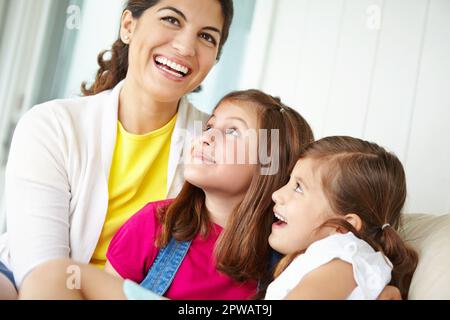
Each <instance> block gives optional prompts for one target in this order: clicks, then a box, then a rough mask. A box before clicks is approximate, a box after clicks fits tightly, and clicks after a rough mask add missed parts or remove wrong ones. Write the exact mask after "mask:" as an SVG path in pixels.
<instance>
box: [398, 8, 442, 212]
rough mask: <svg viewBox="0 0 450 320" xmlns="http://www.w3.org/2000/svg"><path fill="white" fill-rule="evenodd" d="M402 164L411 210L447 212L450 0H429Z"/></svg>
mask: <svg viewBox="0 0 450 320" xmlns="http://www.w3.org/2000/svg"><path fill="white" fill-rule="evenodd" d="M429 10H430V12H429V19H428V24H427V32H426V37H425V43H424V49H423V58H422V63H421V68H420V72H419V78H418V88H417V93H416V94H417V97H416V100H415V104H414V106H412V107H413V108H414V109H413V110H414V114H413V121H412V126H411V134H410V137H409V143H408V149H407V160H406V169H407V174H408V176H409V185H408V187H409V202H408V209H409V211H419V212H434V213H446V212H447V213H449V212H450V201H449V199H450V132H449V130H450V126H449V123H450V1H448V0H432V1H431V3H430V9H429Z"/></svg>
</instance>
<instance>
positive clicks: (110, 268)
mask: <svg viewBox="0 0 450 320" xmlns="http://www.w3.org/2000/svg"><path fill="white" fill-rule="evenodd" d="M103 270H104V271H105V272H106V273H109V274H110V275H112V276H115V277H117V278H119V279H123V278H122V276H121V275H120V274H119V273H118V272H117V271H116V269H114V267H113V266H112V265H111V263H110V262H109V260H107V261H106V264H105V268H104V269H103Z"/></svg>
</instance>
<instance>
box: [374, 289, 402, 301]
mask: <svg viewBox="0 0 450 320" xmlns="http://www.w3.org/2000/svg"><path fill="white" fill-rule="evenodd" d="M377 300H402V295H401V294H400V290H399V289H398V288H397V287H394V286H386V287H385V288H384V289H383V291H382V292H381V293H380V295H379V296H378V298H377Z"/></svg>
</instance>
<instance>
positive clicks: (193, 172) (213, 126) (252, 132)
mask: <svg viewBox="0 0 450 320" xmlns="http://www.w3.org/2000/svg"><path fill="white" fill-rule="evenodd" d="M239 104H242V103H241V102H240V103H239V102H238V103H236V102H223V103H222V104H221V105H220V106H219V107H218V108H217V109H216V111H215V112H214V114H213V115H212V116H211V118H210V120H209V121H208V123H207V125H206V128H205V131H204V133H203V135H202V136H201V137H199V138H198V139H196V140H195V141H194V143H193V144H192V147H191V152H190V157H189V159H188V162H187V164H186V166H185V170H184V177H185V179H186V180H187V181H188V182H190V183H191V184H193V185H195V186H197V187H199V188H201V189H203V190H204V191H205V192H216V193H220V194H223V195H227V196H238V195H239V196H240V195H244V194H245V193H246V191H247V189H248V187H249V185H250V183H251V181H252V178H253V176H254V175H255V173H256V172H257V170H256V168H257V159H256V157H255V155H256V153H257V141H255V139H257V138H256V130H257V129H256V128H257V124H258V123H257V114H256V107H254V106H245V107H242V106H240V105H239ZM252 159H254V160H252Z"/></svg>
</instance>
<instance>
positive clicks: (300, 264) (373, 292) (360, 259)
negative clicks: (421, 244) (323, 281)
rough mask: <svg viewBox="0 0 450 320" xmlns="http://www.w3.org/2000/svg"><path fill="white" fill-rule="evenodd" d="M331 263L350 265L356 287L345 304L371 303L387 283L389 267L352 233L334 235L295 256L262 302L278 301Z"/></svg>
mask: <svg viewBox="0 0 450 320" xmlns="http://www.w3.org/2000/svg"><path fill="white" fill-rule="evenodd" d="M333 259H341V260H343V261H346V262H348V263H350V264H352V265H353V276H354V278H355V282H356V284H357V287H356V288H355V289H354V290H353V292H352V293H351V294H350V296H348V297H347V300H374V299H376V298H377V297H378V296H379V294H380V293H381V291H383V289H384V287H385V286H386V285H388V284H389V282H390V281H391V271H392V264H391V262H390V261H389V259H388V258H387V257H386V256H384V255H383V254H382V253H381V252H375V250H374V249H373V248H372V247H371V246H370V245H369V244H368V243H367V242H365V241H363V240H361V239H359V238H357V237H356V236H355V235H354V234H353V233H351V232H348V233H346V234H334V235H332V236H329V237H327V238H325V239H322V240H319V241H316V242H314V243H313V244H312V245H310V246H309V248H308V249H307V250H306V252H305V253H304V254H301V255H299V256H298V257H296V258H295V259H294V261H292V263H291V264H290V265H289V266H288V267H287V268H286V269H285V270H284V271H283V272H282V273H281V274H280V276H279V277H278V278H276V279H275V280H274V281H273V282H272V283H271V284H270V285H269V287H268V288H267V293H266V297H265V299H266V300H280V299H283V298H285V297H286V296H287V294H288V293H289V292H290V291H291V290H292V289H294V288H295V287H296V286H297V285H298V284H299V283H300V281H301V280H302V279H303V277H304V276H305V275H306V274H308V273H309V272H311V271H313V270H314V269H317V268H319V267H320V266H322V265H324V264H327V263H328V262H330V261H331V260H333Z"/></svg>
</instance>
